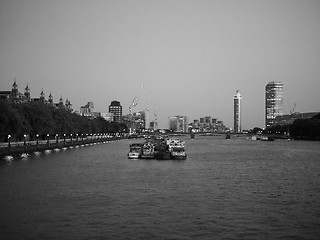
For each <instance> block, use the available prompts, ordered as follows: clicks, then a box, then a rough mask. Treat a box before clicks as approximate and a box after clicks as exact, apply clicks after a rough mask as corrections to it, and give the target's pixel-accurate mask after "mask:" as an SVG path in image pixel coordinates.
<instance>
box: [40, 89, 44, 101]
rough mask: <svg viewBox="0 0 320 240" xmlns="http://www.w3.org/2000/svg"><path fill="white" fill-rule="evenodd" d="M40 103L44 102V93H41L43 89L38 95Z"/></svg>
mask: <svg viewBox="0 0 320 240" xmlns="http://www.w3.org/2000/svg"><path fill="white" fill-rule="evenodd" d="M40 101H41V102H44V92H43V89H42V90H41V93H40Z"/></svg>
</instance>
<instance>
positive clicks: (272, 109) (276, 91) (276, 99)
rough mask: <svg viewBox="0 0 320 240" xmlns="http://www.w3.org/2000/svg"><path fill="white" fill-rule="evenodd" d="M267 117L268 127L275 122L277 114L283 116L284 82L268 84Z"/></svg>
mask: <svg viewBox="0 0 320 240" xmlns="http://www.w3.org/2000/svg"><path fill="white" fill-rule="evenodd" d="M265 97H266V102H265V104H266V105H265V107H266V108H265V114H266V115H265V117H266V125H265V126H266V128H267V127H270V126H272V125H273V124H275V119H276V117H277V116H283V84H282V83H281V82H269V83H268V84H267V85H266V96H265Z"/></svg>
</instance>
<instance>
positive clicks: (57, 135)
mask: <svg viewBox="0 0 320 240" xmlns="http://www.w3.org/2000/svg"><path fill="white" fill-rule="evenodd" d="M58 137H59V134H58V133H57V134H56V143H57V144H58V141H59V140H58Z"/></svg>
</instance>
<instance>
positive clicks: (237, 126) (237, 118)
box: [233, 90, 242, 133]
mask: <svg viewBox="0 0 320 240" xmlns="http://www.w3.org/2000/svg"><path fill="white" fill-rule="evenodd" d="M241 99H242V98H241V94H240V92H239V90H237V91H236V93H235V95H234V97H233V120H234V127H233V131H234V132H235V133H239V132H241V131H242V126H241V124H242V122H241V121H242V119H241Z"/></svg>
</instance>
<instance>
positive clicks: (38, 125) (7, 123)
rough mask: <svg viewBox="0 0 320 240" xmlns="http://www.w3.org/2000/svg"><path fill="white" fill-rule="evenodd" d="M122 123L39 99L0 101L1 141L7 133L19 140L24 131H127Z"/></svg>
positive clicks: (41, 133)
mask: <svg viewBox="0 0 320 240" xmlns="http://www.w3.org/2000/svg"><path fill="white" fill-rule="evenodd" d="M127 131H128V128H127V126H126V125H125V124H123V123H116V122H108V121H106V120H105V119H104V118H102V117H97V118H94V119H89V118H87V117H83V116H80V115H78V114H76V113H72V112H70V111H69V110H67V109H65V108H63V107H62V108H56V107H54V106H51V105H49V104H44V103H42V102H28V103H14V102H9V101H7V100H0V141H6V139H7V138H8V135H11V136H12V138H13V139H17V140H19V139H20V140H21V139H22V138H23V136H24V134H27V135H28V136H30V138H31V139H32V138H34V137H35V136H36V135H37V134H38V135H39V136H40V137H41V136H47V134H49V135H51V136H53V135H56V134H59V135H63V134H94V133H115V132H127Z"/></svg>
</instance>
